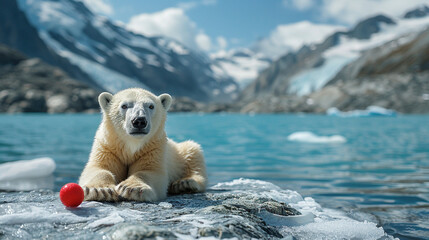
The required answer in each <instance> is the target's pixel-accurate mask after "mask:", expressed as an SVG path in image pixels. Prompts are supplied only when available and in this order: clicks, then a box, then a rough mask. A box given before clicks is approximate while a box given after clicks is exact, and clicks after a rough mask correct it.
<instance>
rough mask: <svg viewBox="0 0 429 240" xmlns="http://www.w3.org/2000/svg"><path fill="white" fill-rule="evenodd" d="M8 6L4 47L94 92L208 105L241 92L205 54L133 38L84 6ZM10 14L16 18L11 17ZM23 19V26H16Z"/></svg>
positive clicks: (68, 1) (67, 1)
mask: <svg viewBox="0 0 429 240" xmlns="http://www.w3.org/2000/svg"><path fill="white" fill-rule="evenodd" d="M3 4H7V6H8V7H7V8H2V9H3V10H0V13H1V14H0V15H3V16H4V18H5V19H4V20H5V21H0V35H1V36H3V37H0V42H1V43H4V44H6V45H9V46H11V47H13V48H16V49H18V50H20V51H22V52H23V53H24V54H26V55H28V56H30V57H39V58H41V59H42V60H44V61H45V62H47V63H50V64H52V65H55V66H58V67H60V68H62V69H63V70H64V71H66V72H67V73H69V74H70V75H71V76H72V77H74V78H76V79H78V80H81V81H82V82H86V83H87V84H90V85H92V86H93V87H96V88H99V89H102V90H107V91H111V92H117V91H119V90H121V89H124V88H128V87H144V88H147V89H149V90H151V91H153V92H154V93H156V94H160V93H163V92H169V93H171V94H172V95H174V96H178V97H180V96H188V97H191V98H193V99H195V100H198V101H203V102H206V101H221V102H222V101H228V100H229V99H232V98H234V97H235V95H236V94H237V92H238V86H237V84H236V83H235V82H234V81H233V80H232V79H231V78H230V77H229V76H227V75H226V74H223V72H222V69H216V66H215V65H213V64H212V62H211V61H210V59H209V58H208V57H207V56H204V54H202V53H198V52H195V51H193V50H190V49H188V48H186V47H185V46H183V45H182V44H180V43H178V42H176V41H174V40H172V39H168V38H163V37H152V38H148V37H145V36H143V35H139V34H135V33H132V32H130V31H128V30H126V29H125V28H123V27H121V26H119V25H116V24H114V23H112V22H111V21H110V20H109V19H107V18H105V17H101V16H98V15H95V14H93V13H92V12H91V11H90V10H89V9H88V8H86V6H85V5H84V4H83V3H82V2H79V1H73V0H59V1H50V0H43V1H31V2H29V1H25V0H17V1H13V0H5V2H4V3H3ZM10 11H13V12H14V14H9V15H7V12H10ZM17 16H18V18H19V19H20V21H15V17H17ZM8 30H9V31H11V32H14V35H11V34H7V31H8ZM26 33H30V34H26ZM16 39H21V41H16ZM24 39H25V40H24Z"/></svg>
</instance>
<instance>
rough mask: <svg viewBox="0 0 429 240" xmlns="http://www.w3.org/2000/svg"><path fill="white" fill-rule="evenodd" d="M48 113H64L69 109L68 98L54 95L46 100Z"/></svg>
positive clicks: (62, 95)
mask: <svg viewBox="0 0 429 240" xmlns="http://www.w3.org/2000/svg"><path fill="white" fill-rule="evenodd" d="M47 105H48V113H61V112H66V111H67V109H69V108H70V102H69V98H68V97H67V96H66V95H64V94H60V95H54V96H52V97H49V98H48V101H47Z"/></svg>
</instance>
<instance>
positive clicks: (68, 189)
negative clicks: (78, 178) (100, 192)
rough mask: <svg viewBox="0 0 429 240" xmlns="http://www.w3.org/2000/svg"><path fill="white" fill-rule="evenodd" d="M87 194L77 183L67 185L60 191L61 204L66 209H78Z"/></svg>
mask: <svg viewBox="0 0 429 240" xmlns="http://www.w3.org/2000/svg"><path fill="white" fill-rule="evenodd" d="M84 197H85V194H84V193H83V189H82V188H81V187H80V186H79V185H78V184H76V183H67V184H66V185H64V186H63V187H62V188H61V190H60V199H61V202H62V203H63V204H64V206H66V207H73V208H74V207H77V206H79V205H80V204H81V203H82V202H83V198H84Z"/></svg>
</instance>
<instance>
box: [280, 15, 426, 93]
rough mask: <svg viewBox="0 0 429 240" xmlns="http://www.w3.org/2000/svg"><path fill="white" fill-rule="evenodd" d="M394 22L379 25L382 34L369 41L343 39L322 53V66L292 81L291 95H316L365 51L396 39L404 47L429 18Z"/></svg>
mask: <svg viewBox="0 0 429 240" xmlns="http://www.w3.org/2000/svg"><path fill="white" fill-rule="evenodd" d="M392 19H393V20H394V21H395V23H396V24H389V25H388V24H383V23H380V29H381V30H380V32H378V33H375V34H373V35H371V38H370V39H356V38H352V37H346V36H341V37H340V41H339V43H338V44H337V45H336V46H333V47H331V48H329V49H327V50H326V51H324V52H323V53H322V55H323V59H324V62H323V64H322V65H321V66H317V67H315V68H310V69H305V70H303V71H301V72H300V73H298V74H296V75H295V76H293V77H292V78H291V80H290V87H289V88H288V93H292V94H296V95H298V96H304V95H308V94H310V93H312V92H315V91H317V90H319V89H321V88H322V87H324V86H325V85H326V84H327V83H328V82H329V81H330V80H331V79H333V78H334V77H335V76H336V74H337V73H338V72H339V71H340V70H341V69H342V68H343V67H344V66H346V65H347V64H349V63H350V62H352V61H354V60H356V59H358V58H359V57H360V56H361V55H362V53H363V52H364V51H366V50H369V49H372V48H375V47H377V46H380V45H382V44H385V43H387V42H389V41H392V40H394V39H397V38H401V41H398V44H405V43H407V42H409V41H410V40H412V39H413V37H414V36H416V34H418V33H419V32H421V31H423V30H424V29H425V28H427V27H428V26H429V16H427V17H423V18H416V19H414V18H400V17H396V18H394V17H392Z"/></svg>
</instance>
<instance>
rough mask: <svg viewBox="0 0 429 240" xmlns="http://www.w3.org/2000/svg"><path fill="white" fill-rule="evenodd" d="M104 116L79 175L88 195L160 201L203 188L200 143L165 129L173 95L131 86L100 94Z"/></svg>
mask: <svg viewBox="0 0 429 240" xmlns="http://www.w3.org/2000/svg"><path fill="white" fill-rule="evenodd" d="M98 102H99V104H100V107H101V109H102V112H103V120H102V122H101V124H100V126H99V128H98V130H97V132H96V134H95V139H94V143H93V146H92V150H91V154H90V156H89V160H88V163H87V164H86V166H85V168H84V170H83V171H82V174H81V176H80V178H79V185H81V186H82V187H83V189H84V192H85V200H96V201H118V200H121V199H127V200H134V201H159V200H162V199H164V198H166V196H167V192H168V193H170V194H179V193H194V192H203V191H204V190H205V188H206V184H207V175H206V167H205V163H204V156H203V153H202V149H201V147H200V145H198V144H197V143H195V142H193V141H185V142H181V143H176V142H174V141H173V140H171V139H169V138H167V135H166V133H165V130H164V125H165V121H166V115H167V110H168V109H169V107H170V105H171V102H172V99H171V96H170V95H168V94H161V95H160V96H155V95H154V94H152V93H150V92H149V91H146V90H143V89H139V88H131V89H126V90H123V91H120V92H118V93H117V94H115V95H112V94H110V93H107V92H104V93H101V94H100V96H99V97H98Z"/></svg>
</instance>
